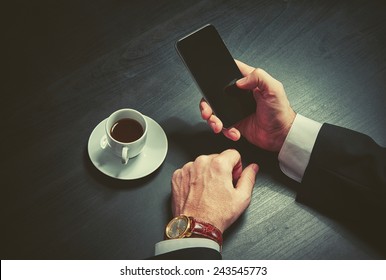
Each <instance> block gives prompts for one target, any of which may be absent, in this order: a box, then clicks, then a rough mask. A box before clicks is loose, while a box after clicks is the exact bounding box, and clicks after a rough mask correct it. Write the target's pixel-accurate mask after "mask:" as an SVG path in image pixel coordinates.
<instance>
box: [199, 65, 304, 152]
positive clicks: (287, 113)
mask: <svg viewBox="0 0 386 280" xmlns="http://www.w3.org/2000/svg"><path fill="white" fill-rule="evenodd" d="M236 63H237V65H238V67H239V69H240V71H241V73H242V74H243V75H244V76H245V77H244V78H242V79H240V80H238V81H237V82H236V85H237V86H238V87H239V88H242V89H249V90H252V91H253V96H254V98H255V101H256V112H255V113H254V114H252V115H250V116H249V117H247V118H245V119H244V120H242V121H240V122H239V123H237V124H235V125H234V127H232V128H230V129H227V130H226V129H223V125H222V122H221V120H220V119H219V118H217V117H216V116H215V115H213V111H212V109H211V107H210V106H209V105H208V103H206V101H205V100H201V102H200V110H201V116H202V118H203V119H204V120H206V121H207V122H208V124H209V125H210V127H211V128H212V130H213V131H214V132H215V133H219V132H221V131H222V132H223V133H224V135H225V136H226V137H227V138H229V139H231V140H233V141H237V140H239V139H240V136H241V135H243V136H244V137H245V138H246V139H247V140H248V141H249V142H250V143H252V144H254V145H256V146H258V147H260V148H262V149H265V150H268V151H274V152H279V151H280V149H281V147H282V145H283V143H284V140H285V138H286V137H287V134H288V132H289V130H290V128H291V126H292V123H293V120H294V119H295V116H296V114H295V112H294V111H293V109H292V108H291V106H290V104H289V101H288V99H287V96H286V93H285V91H284V87H283V85H282V83H281V82H279V81H278V80H276V79H274V78H273V77H272V76H270V75H269V74H268V73H267V72H265V71H264V70H262V69H255V68H253V67H251V66H249V65H247V64H245V63H243V62H240V61H237V60H236ZM240 134H241V135H240Z"/></svg>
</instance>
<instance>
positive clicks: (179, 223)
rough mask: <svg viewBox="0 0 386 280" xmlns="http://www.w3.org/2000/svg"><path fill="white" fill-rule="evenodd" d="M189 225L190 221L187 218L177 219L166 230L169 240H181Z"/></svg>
mask: <svg viewBox="0 0 386 280" xmlns="http://www.w3.org/2000/svg"><path fill="white" fill-rule="evenodd" d="M188 225H189V220H188V218H187V217H181V216H180V217H176V218H174V219H173V220H172V221H171V222H170V223H169V225H168V227H167V230H166V235H167V236H168V237H169V238H179V237H182V236H183V234H184V233H185V232H186V230H187V228H188Z"/></svg>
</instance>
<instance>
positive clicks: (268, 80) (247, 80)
mask: <svg viewBox="0 0 386 280" xmlns="http://www.w3.org/2000/svg"><path fill="white" fill-rule="evenodd" d="M274 81H275V79H274V78H272V76H271V75H269V74H268V73H267V72H265V71H264V70H263V69H260V68H256V69H255V70H253V71H252V72H251V73H250V74H249V75H248V76H246V77H244V78H242V79H240V80H238V81H236V85H237V86H238V87H239V88H241V89H249V90H254V89H256V88H257V89H259V90H260V91H264V90H265V89H267V88H268V87H269V86H270V85H272V84H273V83H274Z"/></svg>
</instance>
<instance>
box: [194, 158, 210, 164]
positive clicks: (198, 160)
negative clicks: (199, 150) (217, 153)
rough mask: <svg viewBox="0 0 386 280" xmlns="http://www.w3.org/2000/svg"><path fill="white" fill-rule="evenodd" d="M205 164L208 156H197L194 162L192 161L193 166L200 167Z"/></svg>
mask: <svg viewBox="0 0 386 280" xmlns="http://www.w3.org/2000/svg"><path fill="white" fill-rule="evenodd" d="M206 162H208V156H205V155H201V156H198V157H197V158H196V160H195V161H194V164H195V165H198V166H201V165H203V164H205V163H206Z"/></svg>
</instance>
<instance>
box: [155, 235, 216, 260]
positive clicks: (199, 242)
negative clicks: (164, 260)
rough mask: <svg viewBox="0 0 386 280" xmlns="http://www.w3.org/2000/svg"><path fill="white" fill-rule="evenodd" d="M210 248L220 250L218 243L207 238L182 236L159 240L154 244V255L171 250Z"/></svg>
mask: <svg viewBox="0 0 386 280" xmlns="http://www.w3.org/2000/svg"><path fill="white" fill-rule="evenodd" d="M196 247H201V248H210V249H214V250H217V251H218V252H220V245H218V243H217V242H215V241H213V240H210V239H207V238H182V239H169V240H164V241H160V242H158V243H157V244H155V255H156V256H157V255H161V254H165V253H168V252H171V251H176V250H180V249H187V248H196Z"/></svg>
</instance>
